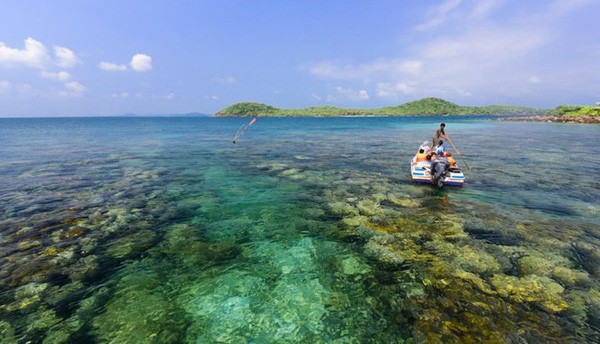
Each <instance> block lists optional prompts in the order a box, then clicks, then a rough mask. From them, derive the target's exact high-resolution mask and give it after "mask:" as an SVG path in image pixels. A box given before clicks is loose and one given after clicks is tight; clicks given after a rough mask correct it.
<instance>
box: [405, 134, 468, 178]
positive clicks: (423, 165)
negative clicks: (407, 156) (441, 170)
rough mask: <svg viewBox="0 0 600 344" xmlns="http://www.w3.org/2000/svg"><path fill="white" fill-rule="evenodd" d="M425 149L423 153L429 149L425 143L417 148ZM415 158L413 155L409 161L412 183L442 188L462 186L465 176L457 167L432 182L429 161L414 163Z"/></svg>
mask: <svg viewBox="0 0 600 344" xmlns="http://www.w3.org/2000/svg"><path fill="white" fill-rule="evenodd" d="M421 149H425V153H429V147H428V146H427V142H423V144H421V146H420V147H419V149H418V150H417V151H419V150H421ZM416 160H417V156H416V155H415V156H414V157H413V158H412V159H411V161H410V174H411V177H412V180H413V182H415V183H422V184H434V185H436V186H438V187H442V186H444V185H448V186H462V185H463V184H464V182H465V175H464V174H463V173H462V171H461V169H460V168H458V166H457V167H453V168H450V169H448V170H447V171H446V172H445V175H444V176H442V177H441V178H440V179H439V180H437V181H435V183H434V181H432V180H431V179H432V178H431V170H430V165H431V162H429V161H421V162H416Z"/></svg>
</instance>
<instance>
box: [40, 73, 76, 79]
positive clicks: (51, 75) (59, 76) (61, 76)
mask: <svg viewBox="0 0 600 344" xmlns="http://www.w3.org/2000/svg"><path fill="white" fill-rule="evenodd" d="M41 76H42V77H43V78H46V79H52V80H56V81H67V80H69V79H70V78H71V74H69V73H67V72H65V71H60V72H46V71H42V72H41Z"/></svg>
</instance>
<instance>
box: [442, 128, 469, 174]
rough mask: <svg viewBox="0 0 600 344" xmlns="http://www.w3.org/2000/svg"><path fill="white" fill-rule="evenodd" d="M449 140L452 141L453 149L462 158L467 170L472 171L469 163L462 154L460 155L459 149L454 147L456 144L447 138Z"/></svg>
mask: <svg viewBox="0 0 600 344" xmlns="http://www.w3.org/2000/svg"><path fill="white" fill-rule="evenodd" d="M446 137H447V138H448V141H450V144H451V145H452V147H454V150H455V151H456V153H458V156H460V158H461V159H462V161H463V162H464V163H465V166H467V168H468V169H469V170H470V169H471V167H470V166H469V164H467V161H466V160H465V158H463V156H462V154H460V151H459V150H458V148H456V146H455V145H454V142H452V140H450V137H448V136H446Z"/></svg>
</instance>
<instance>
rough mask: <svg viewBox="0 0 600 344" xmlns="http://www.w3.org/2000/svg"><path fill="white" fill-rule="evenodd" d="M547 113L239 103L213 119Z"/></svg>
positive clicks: (412, 105)
mask: <svg viewBox="0 0 600 344" xmlns="http://www.w3.org/2000/svg"><path fill="white" fill-rule="evenodd" d="M547 112H548V110H542V109H535V108H530V107H523V106H512V105H489V106H461V105H458V104H455V103H452V102H450V101H447V100H444V99H440V98H424V99H420V100H416V101H412V102H408V103H404V104H401V105H397V106H386V107H382V108H376V109H348V108H340V107H335V106H315V107H307V108H303V109H280V108H276V107H273V106H270V105H266V104H261V103H255V102H242V103H237V104H234V105H231V106H228V107H226V108H224V109H222V110H220V111H219V112H217V113H215V114H214V116H216V117H244V116H249V117H254V116H260V117H334V116H417V115H423V116H434V115H522V116H542V115H545V114H546V113H547Z"/></svg>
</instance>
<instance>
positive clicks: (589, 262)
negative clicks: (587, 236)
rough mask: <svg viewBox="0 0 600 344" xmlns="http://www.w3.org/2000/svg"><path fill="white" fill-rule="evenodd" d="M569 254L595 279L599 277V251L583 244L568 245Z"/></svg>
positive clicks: (592, 246)
mask: <svg viewBox="0 0 600 344" xmlns="http://www.w3.org/2000/svg"><path fill="white" fill-rule="evenodd" d="M569 252H570V253H571V256H572V257H573V260H574V261H575V262H576V263H577V264H578V265H579V266H581V267H582V268H583V269H584V270H586V271H587V272H589V273H590V274H591V275H593V276H595V277H600V249H598V248H596V247H594V245H591V244H588V243H585V242H576V243H573V244H571V245H570V247H569Z"/></svg>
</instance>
